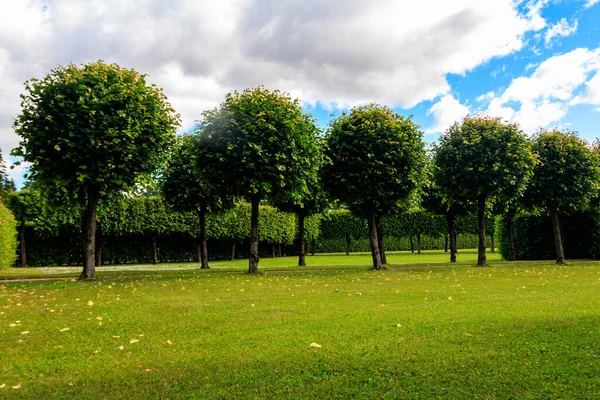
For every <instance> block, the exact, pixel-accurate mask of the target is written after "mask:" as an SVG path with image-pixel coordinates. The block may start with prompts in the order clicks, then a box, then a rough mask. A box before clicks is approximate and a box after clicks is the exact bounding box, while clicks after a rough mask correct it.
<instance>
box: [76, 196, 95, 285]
mask: <svg viewBox="0 0 600 400" xmlns="http://www.w3.org/2000/svg"><path fill="white" fill-rule="evenodd" d="M86 192H87V193H86V206H85V212H84V213H83V226H84V230H83V271H82V272H81V275H79V280H85V279H94V278H96V260H95V257H94V256H95V250H96V248H95V246H96V218H97V216H98V196H99V194H100V193H99V191H98V189H96V188H88V189H87V191H86Z"/></svg>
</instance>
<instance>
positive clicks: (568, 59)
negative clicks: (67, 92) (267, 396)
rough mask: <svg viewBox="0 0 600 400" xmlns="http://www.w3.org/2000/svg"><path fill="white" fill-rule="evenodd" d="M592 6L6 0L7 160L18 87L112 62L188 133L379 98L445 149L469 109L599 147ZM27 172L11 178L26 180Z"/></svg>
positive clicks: (321, 114)
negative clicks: (238, 106)
mask: <svg viewBox="0 0 600 400" xmlns="http://www.w3.org/2000/svg"><path fill="white" fill-rule="evenodd" d="M597 21H600V1H598V0H486V1H481V0H453V1H440V0H420V1H418V2H414V1H403V0H370V1H364V0H322V1H321V0H279V1H265V0H203V1H201V2H199V1H196V0H171V1H168V2H167V1H164V0H129V1H126V2H123V1H121V0H86V1H82V0H11V1H2V2H0V87H1V88H2V90H0V149H1V150H2V154H3V157H4V158H5V159H7V160H8V163H9V164H10V163H11V162H14V161H15V159H14V158H12V157H9V156H8V154H9V152H10V149H12V148H13V147H15V146H16V145H17V144H18V141H19V139H18V137H17V136H16V135H15V134H14V132H13V131H12V121H13V120H14V118H15V116H16V115H17V114H18V112H19V108H20V106H19V103H20V101H19V94H20V93H21V92H22V91H23V82H24V81H25V80H27V79H30V78H32V77H41V76H43V75H44V74H46V73H48V72H49V71H50V70H51V69H52V68H54V67H56V66H57V65H64V64H67V63H70V62H73V63H76V64H78V63H86V62H89V61H95V60H98V59H103V60H105V61H107V62H115V63H118V64H120V65H122V66H124V67H128V68H135V69H136V70H138V71H140V72H143V73H146V74H148V76H149V78H148V79H149V80H150V81H151V82H153V83H156V84H158V85H159V86H160V87H162V88H163V89H164V91H165V94H166V95H167V96H168V98H169V101H170V102H171V103H172V105H173V106H174V108H175V109H176V110H177V111H178V112H179V113H180V114H181V116H182V120H183V125H182V127H181V129H182V130H187V129H190V128H191V127H192V126H193V125H194V121H196V120H197V119H199V118H200V117H201V115H202V111H204V110H206V109H210V108H213V107H215V106H217V105H218V104H219V103H220V102H221V101H222V100H223V98H224V96H225V94H226V93H228V92H231V91H233V90H243V89H244V88H247V87H254V86H259V85H264V86H266V87H268V88H272V89H281V90H284V91H287V92H290V93H291V94H292V96H295V97H298V98H300V99H301V100H302V101H303V102H304V104H305V110H306V111H307V112H310V113H312V114H313V115H314V116H315V118H316V119H317V120H318V122H319V123H320V125H321V126H322V127H323V128H326V127H327V123H328V122H329V120H330V119H331V117H330V115H331V114H334V115H339V114H340V113H341V112H342V111H344V110H348V109H349V108H350V107H352V106H356V105H361V104H365V103H369V102H378V103H380V104H384V105H387V106H390V107H391V108H394V109H395V110H396V111H397V112H399V113H401V114H403V115H413V117H414V120H415V122H416V123H418V124H419V125H420V126H421V127H422V129H423V131H424V132H425V138H426V140H427V141H429V142H431V141H435V140H436V139H437V138H438V137H439V135H440V134H441V133H442V132H444V131H445V130H446V129H447V128H448V126H449V125H451V124H452V123H453V122H454V121H459V120H460V119H462V118H463V117H464V116H465V115H466V114H467V113H470V114H477V113H479V112H484V113H488V114H490V115H493V116H498V117H502V118H504V119H506V120H508V121H511V122H518V123H519V124H520V125H521V126H522V128H523V129H524V131H526V132H527V133H534V132H535V131H537V130H539V129H540V128H546V129H550V128H555V127H558V128H559V129H568V130H575V131H579V133H580V135H581V136H582V137H583V138H585V139H586V140H589V141H593V140H595V139H596V137H600V128H599V127H598V124H597V123H596V121H598V120H599V117H600V31H599V29H600V28H599V26H598V23H597ZM25 169H26V166H21V167H19V168H16V169H14V170H11V171H10V174H11V176H13V177H14V178H15V179H17V182H20V181H21V180H22V174H23V173H24V171H25Z"/></svg>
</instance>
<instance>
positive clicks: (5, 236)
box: [0, 203, 17, 269]
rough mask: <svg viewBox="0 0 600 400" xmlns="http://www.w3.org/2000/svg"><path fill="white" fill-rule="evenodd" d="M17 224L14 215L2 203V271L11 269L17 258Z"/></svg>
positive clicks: (0, 256) (0, 224) (0, 231)
mask: <svg viewBox="0 0 600 400" xmlns="http://www.w3.org/2000/svg"><path fill="white" fill-rule="evenodd" d="M16 228H17V223H16V221H15V217H14V216H13V215H12V213H11V212H10V211H9V210H8V208H6V207H5V206H4V204H2V203H0V269H2V268H7V267H10V266H11V265H12V264H13V263H14V261H15V258H16V254H17V253H16V248H17V231H16Z"/></svg>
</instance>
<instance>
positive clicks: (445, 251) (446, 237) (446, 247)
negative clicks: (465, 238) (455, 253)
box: [444, 235, 448, 253]
mask: <svg viewBox="0 0 600 400" xmlns="http://www.w3.org/2000/svg"><path fill="white" fill-rule="evenodd" d="M447 252H448V235H444V253H447Z"/></svg>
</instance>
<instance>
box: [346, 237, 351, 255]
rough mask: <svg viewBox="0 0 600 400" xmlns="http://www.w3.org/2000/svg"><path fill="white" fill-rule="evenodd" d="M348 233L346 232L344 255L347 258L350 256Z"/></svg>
mask: <svg viewBox="0 0 600 400" xmlns="http://www.w3.org/2000/svg"><path fill="white" fill-rule="evenodd" d="M350 240H352V239H351V237H350V233H348V232H346V255H347V256H349V255H350Z"/></svg>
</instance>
